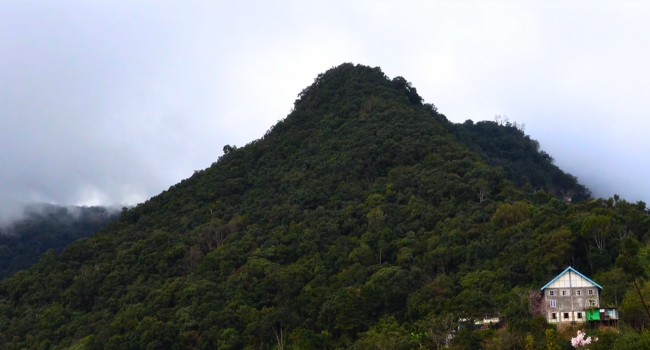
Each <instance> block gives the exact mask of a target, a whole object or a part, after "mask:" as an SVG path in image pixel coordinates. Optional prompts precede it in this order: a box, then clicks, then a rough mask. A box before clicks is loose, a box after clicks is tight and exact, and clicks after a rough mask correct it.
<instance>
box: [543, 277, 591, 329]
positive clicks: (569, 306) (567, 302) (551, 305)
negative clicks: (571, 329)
mask: <svg viewBox="0 0 650 350" xmlns="http://www.w3.org/2000/svg"><path fill="white" fill-rule="evenodd" d="M590 291H591V293H592V294H589V293H590ZM544 305H545V306H544V308H545V311H546V319H547V320H548V322H551V323H558V322H584V321H585V320H586V314H585V310H586V309H587V308H589V307H599V306H600V298H599V289H598V287H596V286H594V285H593V284H592V285H591V286H586V287H568V288H567V287H563V288H546V289H545V290H544ZM553 314H555V315H553ZM553 316H555V317H553Z"/></svg>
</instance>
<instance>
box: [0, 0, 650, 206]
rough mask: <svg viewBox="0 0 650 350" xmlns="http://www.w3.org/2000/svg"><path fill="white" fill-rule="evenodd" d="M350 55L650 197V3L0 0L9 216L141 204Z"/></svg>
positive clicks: (2, 196) (604, 192)
mask: <svg viewBox="0 0 650 350" xmlns="http://www.w3.org/2000/svg"><path fill="white" fill-rule="evenodd" d="M343 62H353V63H361V64H365V65H369V66H373V67H374V66H380V67H381V68H382V69H383V71H384V72H385V73H386V74H387V75H388V76H389V77H391V78H392V77H395V76H397V75H401V76H404V77H405V78H406V79H407V80H409V81H411V82H412V83H413V85H414V86H415V87H416V88H417V89H418V92H419V93H420V95H421V96H422V97H423V98H424V99H425V101H426V102H430V103H434V104H435V105H436V106H437V107H438V108H439V110H440V111H441V112H442V113H444V114H445V115H446V116H447V117H448V118H449V119H451V120H452V121H454V122H463V121H465V120H467V119H472V120H474V121H478V120H486V119H487V120H492V119H493V118H494V115H496V114H499V115H506V116H507V117H508V118H510V120H512V121H517V122H518V123H525V124H526V132H527V133H528V134H530V135H531V136H532V137H533V138H535V139H537V140H539V141H540V143H541V146H542V149H544V150H546V151H547V152H548V153H550V154H551V155H552V156H553V157H554V158H555V159H556V164H558V165H559V166H560V167H561V168H562V169H564V170H566V171H568V172H570V173H572V174H574V175H576V176H578V178H579V180H580V181H581V182H582V183H584V184H585V185H587V187H589V188H591V189H592V190H593V191H594V193H595V195H597V196H605V197H609V196H612V195H613V194H614V193H618V194H620V195H621V196H622V197H623V198H626V199H627V200H629V201H637V200H644V201H646V202H650V184H649V183H648V181H647V180H648V179H649V178H650V162H648V156H647V150H648V146H649V145H650V137H649V135H648V131H649V130H650V120H649V118H647V117H646V111H647V109H648V107H647V104H648V101H649V99H648V95H649V94H650V65H649V64H648V62H650V2H642V1H637V2H621V1H616V2H614V1H612V2H594V1H588V2H578V1H573V2H566V1H554V2H550V1H545V2H515V1H506V2H496V1H491V2H471V1H454V2H452V1H441V2H432V1H428V2H425V1H413V2H406V1H399V2H398V1H394V2H392V1H367V2H366V1H346V2H334V1H327V2H326V1H254V2H253V1H251V2H246V1H237V2H235V1H228V2H225V1H224V2H208V1H205V2H186V1H177V2H163V1H151V2H148V1H135V2H134V1H123V2H116V1H110V2H109V1H106V2H101V1H92V2H88V1H78V2H73V1H58V2H54V1H3V2H0V161H1V162H0V212H2V213H4V215H7V214H8V213H11V212H12V211H15V210H16V208H19V207H20V205H22V204H24V203H29V202H35V201H37V202H50V203H58V204H82V205H83V204H85V205H96V204H102V205H107V204H116V203H120V204H135V203H138V202H141V201H143V200H145V199H147V198H149V197H151V196H153V195H156V194H158V193H159V192H160V191H162V190H164V189H166V188H168V187H169V186H171V185H173V184H175V183H177V182H178V181H180V180H181V179H183V178H186V177H189V176H190V175H191V174H192V173H193V171H194V170H198V169H203V168H206V167H208V166H209V165H210V164H211V163H212V162H214V161H215V160H216V159H217V157H219V156H220V155H221V154H222V148H223V145H225V144H231V145H233V144H234V145H237V146H242V145H244V144H246V143H248V142H250V141H252V140H254V139H257V138H259V137H261V136H262V135H263V134H264V132H265V131H266V130H267V129H268V128H269V127H270V126H271V125H273V124H274V123H275V122H276V121H277V120H279V119H282V118H284V117H285V116H286V115H287V114H288V112H289V110H290V108H291V107H292V104H293V102H294V100H295V98H296V95H297V94H298V93H299V92H300V91H301V90H302V89H303V88H304V87H306V86H308V85H309V84H311V83H312V82H313V79H314V78H315V77H316V75H317V74H318V73H321V72H324V71H326V70H327V69H329V68H331V67H333V66H337V65H339V64H341V63H343Z"/></svg>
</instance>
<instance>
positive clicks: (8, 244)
mask: <svg viewBox="0 0 650 350" xmlns="http://www.w3.org/2000/svg"><path fill="white" fill-rule="evenodd" d="M118 216H119V212H115V211H109V210H108V209H106V208H103V207H62V206H56V205H49V204H42V205H36V206H30V207H27V208H25V213H24V216H23V217H21V218H20V219H17V220H14V221H12V222H10V223H9V224H7V225H5V226H0V280H2V279H4V278H7V277H9V276H11V275H12V274H14V273H15V272H16V271H18V270H24V269H26V268H28V267H30V266H32V265H34V264H35V263H36V262H38V258H39V257H40V256H41V254H43V253H45V252H46V251H48V250H49V249H54V250H55V251H56V252H57V253H60V252H61V251H62V250H63V248H65V247H66V246H67V245H68V244H70V243H72V242H74V241H76V240H78V239H80V238H88V237H90V236H92V235H93V234H95V233H96V232H97V231H99V230H101V229H102V228H104V227H106V225H108V223H109V222H111V221H113V220H116V219H117V217H118Z"/></svg>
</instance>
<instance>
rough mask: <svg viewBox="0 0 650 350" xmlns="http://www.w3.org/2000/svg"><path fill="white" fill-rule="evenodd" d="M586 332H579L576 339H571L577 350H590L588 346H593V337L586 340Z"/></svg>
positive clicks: (596, 339)
mask: <svg viewBox="0 0 650 350" xmlns="http://www.w3.org/2000/svg"><path fill="white" fill-rule="evenodd" d="M585 335H586V334H585V332H583V331H580V330H579V331H578V335H576V336H575V338H571V345H572V346H573V347H574V348H576V349H587V350H588V349H589V348H587V346H588V345H589V344H591V342H592V340H591V337H587V338H585ZM593 341H598V338H594V339H593Z"/></svg>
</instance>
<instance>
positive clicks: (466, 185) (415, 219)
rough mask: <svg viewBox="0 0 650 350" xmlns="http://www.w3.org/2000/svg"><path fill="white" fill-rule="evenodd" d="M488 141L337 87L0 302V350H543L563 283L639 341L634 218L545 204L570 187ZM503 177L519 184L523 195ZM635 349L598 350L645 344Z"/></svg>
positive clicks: (383, 95) (308, 97)
mask: <svg viewBox="0 0 650 350" xmlns="http://www.w3.org/2000/svg"><path fill="white" fill-rule="evenodd" d="M479 124H480V123H479ZM479 124H476V125H479ZM483 126H485V127H487V128H492V127H493V126H492V125H481V126H479V127H476V128H475V127H469V126H467V127H466V126H463V127H460V126H453V125H451V124H450V123H449V122H448V120H447V119H446V117H445V116H443V115H441V114H440V113H438V112H437V110H436V108H435V107H434V106H433V105H432V104H425V103H423V99H422V98H421V97H420V96H419V95H418V94H417V91H416V89H415V88H414V87H412V86H411V85H410V84H409V83H408V82H407V81H406V80H405V79H404V78H401V77H397V78H394V79H392V80H391V79H388V78H387V77H386V76H385V75H384V73H383V72H382V71H381V70H380V69H379V68H369V67H364V66H354V65H351V64H343V65H341V66H339V67H336V68H333V69H331V70H329V71H327V72H326V73H324V74H321V75H319V76H318V77H317V78H316V80H315V82H314V84H312V85H311V86H310V87H308V88H306V89H305V90H303V91H302V92H301V93H300V95H299V97H298V99H297V100H296V101H295V105H294V109H293V111H292V112H291V113H290V114H289V115H288V116H287V117H286V118H285V119H284V120H282V121H280V122H278V123H277V124H276V125H275V126H274V127H273V128H272V129H271V130H269V131H268V132H267V133H266V134H265V135H264V137H262V138H261V139H259V140H256V141H253V142H251V143H250V144H248V145H246V146H244V147H240V148H237V147H234V146H228V145H227V146H226V147H224V155H223V156H222V157H221V158H220V159H219V160H218V161H217V162H216V163H214V164H212V166H210V167H209V168H207V169H205V170H202V171H197V172H196V173H195V174H194V175H193V176H192V177H190V178H189V179H186V180H184V181H181V182H180V183H179V184H176V185H174V186H172V187H170V188H169V189H168V190H167V191H164V192H163V193H161V194H160V195H158V196H156V197H153V198H151V199H150V200H148V201H147V202H145V203H143V204H141V205H138V206H137V207H135V208H132V209H129V210H126V211H124V212H122V214H121V216H120V218H119V220H118V221H115V222H112V223H111V224H109V226H108V227H107V229H105V230H102V231H101V232H99V233H98V234H96V235H95V236H94V237H92V238H91V239H86V240H80V241H77V242H75V243H73V244H71V245H70V246H68V247H67V248H65V249H64V250H63V252H62V253H61V254H59V255H57V254H55V253H53V252H48V253H46V254H44V255H43V256H42V257H41V260H40V262H39V263H37V264H36V265H35V266H33V267H32V268H30V269H29V270H27V271H20V272H18V273H17V274H15V275H14V276H12V277H11V278H9V279H7V280H5V281H3V282H1V283H0V348H3V349H24V348H27V349H38V348H49V349H347V348H357V349H420V348H437V347H439V346H441V345H442V344H443V339H445V338H446V335H447V330H448V329H450V327H451V328H455V325H454V322H457V320H458V319H459V318H461V317H468V318H471V317H477V316H482V315H485V314H493V313H495V312H498V313H500V314H501V315H502V317H505V319H506V320H507V329H505V330H502V331H500V332H498V333H494V332H493V333H480V332H476V331H472V330H471V329H470V328H465V329H464V330H463V331H461V332H459V334H458V335H457V336H456V337H455V338H454V343H453V345H454V346H456V347H459V348H468V349H475V348H479V347H485V348H523V344H524V339H525V336H526V335H529V336H531V337H532V339H533V341H534V345H535V346H536V347H538V348H539V347H542V346H544V342H545V333H544V332H545V329H546V328H548V327H550V326H548V325H546V324H545V321H544V320H543V319H541V320H540V318H539V317H535V315H533V314H531V312H530V310H529V307H528V297H529V292H530V290H531V289H532V290H537V289H539V287H540V286H542V285H543V284H545V283H546V282H547V281H548V280H549V279H550V278H552V277H554V276H555V275H556V274H557V273H558V272H560V271H562V270H563V269H564V268H565V267H566V266H567V265H571V266H573V267H575V268H576V269H578V270H580V271H582V272H583V273H585V274H587V275H590V276H594V275H595V276H597V278H598V279H597V280H598V281H599V283H600V284H601V285H603V286H604V287H605V290H604V291H603V296H602V298H603V300H602V303H603V304H607V303H616V304H621V303H623V304H624V305H627V307H628V309H627V310H628V311H629V312H627V314H628V315H633V317H636V318H629V319H628V321H629V322H630V324H632V325H634V326H636V327H637V328H639V329H641V328H642V326H640V325H642V324H644V323H643V322H646V324H647V321H648V319H647V318H644V317H645V316H644V315H643V312H642V307H641V306H640V305H639V304H638V303H636V304H635V299H634V294H630V293H627V292H628V290H631V289H629V287H630V282H631V281H632V280H633V279H635V278H637V279H639V278H641V277H646V276H648V271H647V270H646V268H645V266H648V265H647V264H645V265H644V262H643V261H644V260H643V257H644V256H647V255H644V254H645V253H644V252H647V248H646V247H645V246H644V245H641V244H640V243H639V242H646V241H647V240H648V238H650V236H649V234H650V220H649V219H648V210H647V209H646V207H645V203H643V202H638V203H628V202H626V201H625V200H621V199H619V198H618V197H615V198H613V199H607V200H604V199H598V200H593V199H588V192H585V193H584V198H583V199H585V200H582V201H579V202H578V203H577V204H569V203H567V202H565V201H564V200H561V199H558V198H557V196H561V195H562V193H558V192H561V191H562V190H572V189H574V188H577V187H579V186H580V185H578V184H577V182H570V181H569V182H570V183H568V184H567V183H565V182H563V181H564V180H562V179H560V180H558V179H559V178H563V177H566V176H570V175H567V174H564V173H561V172H560V173H558V172H557V171H555V170H552V169H551V168H550V167H548V166H546V165H544V164H551V162H546V163H539V159H542V161H544V154H542V153H540V151H539V149H538V148H536V147H532V148H530V147H528V148H526V149H525V150H522V151H516V149H515V148H516V147H519V146H518V145H521V144H524V143H526V142H528V143H530V142H531V140H530V139H529V138H527V137H526V136H525V135H523V132H521V133H514V132H513V131H512V130H510V129H502V128H504V127H505V128H508V126H499V125H496V127H497V129H498V132H497V133H496V134H495V135H502V136H489V137H486V138H485V139H486V140H488V139H490V140H492V141H490V142H483V141H482V140H480V139H479V138H477V137H476V135H478V134H481V133H482V131H481V129H480V127H483ZM450 131H451V132H450ZM463 135H465V136H463ZM468 135H470V136H468ZM471 135H474V136H471ZM503 135H505V136H503ZM506 136H507V137H508V138H511V139H512V140H513V141H512V142H511V141H503V140H501V137H506ZM459 139H460V140H465V141H464V142H465V144H463V143H461V142H459ZM468 139H470V140H471V141H472V142H474V144H470V143H469V141H468ZM475 145H478V146H480V147H481V150H480V151H478V153H476V152H475V151H474V150H475ZM489 145H491V146H489ZM506 145H511V146H508V147H507V148H504V149H502V147H505V146H506ZM488 146H489V147H488ZM513 152H515V153H516V152H520V154H519V155H512V154H511V153H513ZM540 157H541V158H540ZM511 161H512V162H514V163H511ZM517 162H519V163H517ZM512 164H519V165H520V164H532V165H531V168H530V171H528V170H526V171H527V173H526V177H527V178H528V180H527V181H523V180H522V181H521V182H519V180H517V179H521V178H523V177H522V176H520V177H516V176H515V175H516V171H515V170H516V169H517V166H518V165H516V166H515V165H512ZM494 165H501V167H497V166H494ZM551 165H552V164H551ZM549 169H551V170H549ZM558 171H559V169H558ZM531 174H538V175H539V176H536V175H535V176H533V175H531ZM558 174H559V175H558ZM513 176H514V177H513ZM573 180H575V178H573ZM527 184H528V186H527ZM571 186H573V187H571ZM585 191H586V189H585ZM576 202H577V201H576ZM621 257H625V258H626V259H622V258H621ZM623 261H626V262H627V263H624V262H623ZM612 276H617V277H616V278H614V277H612ZM639 281H640V280H639ZM646 289H648V291H649V292H650V288H646ZM614 291H615V292H614ZM607 293H609V294H607ZM626 293H627V294H626ZM625 303H627V304H625ZM630 334H631V335H628V334H627V333H625V334H624V335H617V334H612V335H610V336H608V337H603V339H604V340H603V341H601V342H600V344H605V345H603V346H610V347H614V348H616V347H618V348H625V346H630V344H633V343H634V342H640V341H644V339H645V338H643V337H644V336H645V334H647V333H630ZM639 334H640V335H639ZM635 337H636V338H635Z"/></svg>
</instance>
